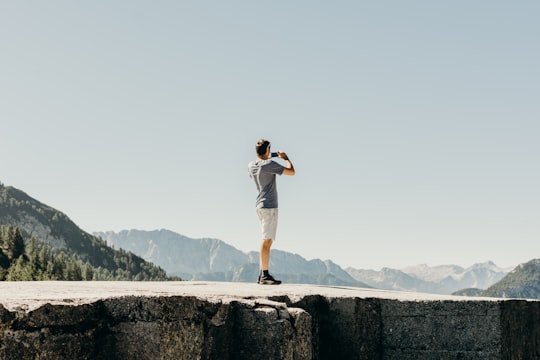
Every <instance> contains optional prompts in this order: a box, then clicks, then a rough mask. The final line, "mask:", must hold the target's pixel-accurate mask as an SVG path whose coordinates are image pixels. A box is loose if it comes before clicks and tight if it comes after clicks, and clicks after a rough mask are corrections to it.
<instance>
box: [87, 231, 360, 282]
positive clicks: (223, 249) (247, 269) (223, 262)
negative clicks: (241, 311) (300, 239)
mask: <svg viewBox="0 0 540 360" xmlns="http://www.w3.org/2000/svg"><path fill="white" fill-rule="evenodd" d="M94 235H95V236H98V237H100V238H102V239H103V240H105V241H106V242H107V244H109V245H110V246H113V247H114V248H122V249H125V250H128V251H131V252H133V253H135V254H139V255H140V256H142V257H143V258H144V259H146V260H148V261H151V262H153V263H155V264H159V266H161V267H163V269H165V271H167V273H168V274H170V275H177V276H181V277H182V278H183V279H186V280H213V281H245V282H254V281H255V280H256V278H257V275H258V268H259V253H258V252H255V251H252V252H249V253H244V252H242V251H240V250H238V249H236V248H235V247H233V246H231V245H229V244H227V243H225V242H223V241H222V240H219V239H210V238H203V239H192V238H189V237H187V236H184V235H181V234H178V233H175V232H172V231H170V230H166V229H161V230H153V231H143V230H123V231H120V232H113V231H107V232H95V233H94ZM270 269H271V270H272V273H273V274H274V275H275V276H276V277H277V276H279V278H280V279H281V280H283V281H286V282H288V283H306V284H321V285H343V286H360V287H369V285H367V284H365V283H362V282H361V281H358V280H355V279H354V278H353V277H352V276H351V275H349V274H348V273H347V272H346V271H345V270H343V269H342V268H341V267H340V266H339V265H337V264H335V263H334V262H332V261H331V260H325V261H322V260H319V259H315V260H306V259H304V258H303V257H301V256H300V255H297V254H292V253H289V252H286V251H281V250H276V249H274V250H272V256H271V257H270Z"/></svg>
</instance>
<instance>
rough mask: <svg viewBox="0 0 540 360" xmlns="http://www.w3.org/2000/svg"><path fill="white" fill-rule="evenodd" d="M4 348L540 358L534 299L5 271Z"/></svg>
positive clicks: (118, 355) (166, 355) (59, 352)
mask: <svg viewBox="0 0 540 360" xmlns="http://www.w3.org/2000/svg"><path fill="white" fill-rule="evenodd" d="M0 359H6V360H11V359H39V360H44V359H130V360H131V359H370V360H371V359H399V360H408V359H540V302H537V301H526V300H502V299H491V298H485V299H478V298H463V297H452V296H438V295H427V294H419V293H404V292H390V291H379V290H373V289H359V288H347V287H328V286H311V285H280V286H260V285H256V284H245V283H223V282H1V283H0Z"/></svg>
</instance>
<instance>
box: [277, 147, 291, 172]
mask: <svg viewBox="0 0 540 360" xmlns="http://www.w3.org/2000/svg"><path fill="white" fill-rule="evenodd" d="M278 156H279V157H280V158H282V159H283V160H285V163H286V165H287V166H286V169H284V170H283V175H294V173H295V172H294V166H293V164H292V162H291V160H290V159H289V157H288V156H287V154H285V153H284V152H283V151H278Z"/></svg>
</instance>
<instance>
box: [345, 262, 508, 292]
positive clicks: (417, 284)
mask: <svg viewBox="0 0 540 360" xmlns="http://www.w3.org/2000/svg"><path fill="white" fill-rule="evenodd" d="M346 270H347V272H348V273H349V274H351V276H352V277H354V278H355V279H356V280H358V281H362V282H365V283H366V284H369V285H370V286H372V287H375V288H378V289H385V290H404V291H418V292H428V293H433V294H452V293H454V292H456V291H458V290H462V289H465V288H480V289H487V288H488V287H489V286H491V285H492V284H494V283H496V282H497V281H499V280H501V279H502V278H504V277H505V276H506V274H507V273H508V272H509V271H510V270H511V269H503V268H500V267H498V266H497V265H495V264H494V263H493V262H491V261H488V262H485V263H478V264H474V265H472V266H470V267H468V268H463V267H461V266H457V265H440V266H434V267H430V266H428V265H417V266H410V267H406V268H404V269H401V270H398V269H391V268H383V269H381V271H374V270H358V269H353V268H347V269H346Z"/></svg>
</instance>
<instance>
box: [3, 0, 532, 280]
mask: <svg viewBox="0 0 540 360" xmlns="http://www.w3.org/2000/svg"><path fill="white" fill-rule="evenodd" d="M539 15H540V2H537V1H515V2H509V1H452V2H441V1H427V0H426V1H377V2H375V1H371V2H362V1H339V2H330V1H311V0H310V1H190V2H186V1H131V0H130V1H47V2H44V1H1V2H0V121H1V129H2V130H1V140H0V181H2V182H3V183H4V184H5V185H12V186H14V187H16V188H19V189H21V190H23V191H25V192H27V193H28V194H29V195H30V196H32V197H35V198H37V199H38V200H40V201H42V202H44V203H46V204H48V205H50V206H52V207H54V208H57V209H58V210H60V211H62V212H64V213H65V214H67V215H68V216H69V217H70V218H71V219H72V220H73V221H74V222H75V223H76V224H77V225H79V226H80V227H81V228H82V229H84V230H86V231H88V232H93V231H107V230H115V231H119V230H123V229H131V228H136V229H141V230H154V229H160V228H166V229H170V230H173V231H176V232H178V233H181V234H184V235H186V236H190V237H194V238H199V237H213V238H219V239H221V240H223V241H225V242H227V243H229V244H231V245H233V246H235V247H237V248H238V249H240V250H243V251H251V250H258V249H259V243H260V232H259V225H258V221H257V218H256V215H255V210H254V201H255V196H256V193H255V185H254V183H253V182H252V180H251V179H249V177H248V173H247V163H248V162H249V161H250V160H252V159H253V158H254V157H255V152H254V145H255V142H256V141H257V140H258V139H259V138H267V139H269V140H270V141H271V142H272V148H273V149H274V150H278V149H280V150H283V151H285V152H287V154H288V155H289V156H290V158H291V160H292V161H293V163H294V165H295V167H296V176H294V177H285V176H284V177H280V178H278V189H279V196H280V216H281V217H280V224H279V228H278V235H277V239H276V242H275V244H274V248H277V249H281V250H285V251H289V252H294V253H298V254H300V255H301V256H303V257H305V258H307V259H312V258H321V259H332V260H333V261H335V262H337V263H338V264H340V265H341V266H344V267H347V266H352V267H355V268H372V269H379V268H381V267H396V268H400V267H404V266H407V265H415V264H420V263H426V264H429V265H441V264H458V265H462V266H470V265H472V264H473V263H476V262H483V261H487V260H493V261H494V262H495V263H496V264H498V265H499V266H505V267H507V266H514V265H517V264H519V263H521V262H524V261H528V260H530V259H532V258H538V257H540V221H539V218H540V205H539V204H540V191H539V189H538V185H539V184H540V166H539V155H540V116H539V114H540V105H539V104H540V85H539V84H540V70H539V69H540V66H539V64H540V46H539V39H540V22H539V21H538V19H539ZM275 271H276V272H279V271H278V269H275Z"/></svg>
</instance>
